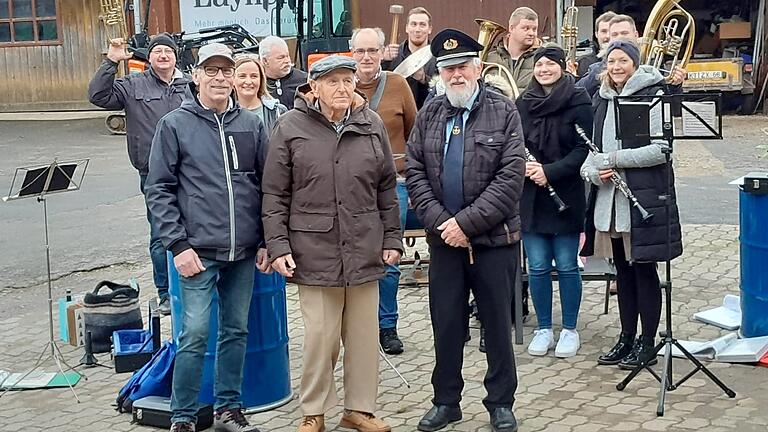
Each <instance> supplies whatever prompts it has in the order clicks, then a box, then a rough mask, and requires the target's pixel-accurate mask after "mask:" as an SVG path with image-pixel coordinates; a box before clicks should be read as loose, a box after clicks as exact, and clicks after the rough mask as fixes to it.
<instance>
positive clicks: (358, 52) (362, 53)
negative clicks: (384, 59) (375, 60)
mask: <svg viewBox="0 0 768 432" xmlns="http://www.w3.org/2000/svg"><path fill="white" fill-rule="evenodd" d="M379 52H381V51H380V50H379V49H378V48H357V49H355V50H353V51H352V54H354V55H356V56H359V57H365V55H366V54H368V55H369V56H371V57H373V56H375V55H376V54H378V53H379Z"/></svg>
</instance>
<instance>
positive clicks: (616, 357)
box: [597, 333, 635, 365]
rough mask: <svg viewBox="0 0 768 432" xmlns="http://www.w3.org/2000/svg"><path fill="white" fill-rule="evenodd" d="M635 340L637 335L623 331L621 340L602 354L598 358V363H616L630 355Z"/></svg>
mask: <svg viewBox="0 0 768 432" xmlns="http://www.w3.org/2000/svg"><path fill="white" fill-rule="evenodd" d="M634 342H635V335H631V334H627V333H622V334H621V336H619V341H618V342H616V345H614V346H613V348H611V350H610V351H608V352H607V353H605V354H603V355H601V356H600V357H598V359H597V364H600V365H616V364H619V362H620V361H621V360H622V359H624V357H626V356H628V355H629V353H631V352H632V347H633V345H634Z"/></svg>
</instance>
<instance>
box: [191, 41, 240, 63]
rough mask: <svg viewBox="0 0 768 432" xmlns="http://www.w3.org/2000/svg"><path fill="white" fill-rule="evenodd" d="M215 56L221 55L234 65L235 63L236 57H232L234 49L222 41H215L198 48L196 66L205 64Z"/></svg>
mask: <svg viewBox="0 0 768 432" xmlns="http://www.w3.org/2000/svg"><path fill="white" fill-rule="evenodd" d="M214 57H221V58H223V59H225V60H227V61H229V62H230V63H232V65H233V66H234V65H235V59H234V58H232V50H231V49H229V47H228V46H226V45H224V44H222V43H218V42H213V43H209V44H207V45H203V46H202V47H200V49H199V50H197V65H196V66H197V67H200V66H202V65H203V63H205V62H206V61H208V60H210V59H212V58H214Z"/></svg>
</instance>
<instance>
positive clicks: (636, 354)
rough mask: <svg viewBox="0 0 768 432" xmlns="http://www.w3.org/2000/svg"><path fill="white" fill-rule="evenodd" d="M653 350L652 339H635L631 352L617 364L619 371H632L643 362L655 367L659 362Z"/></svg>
mask: <svg viewBox="0 0 768 432" xmlns="http://www.w3.org/2000/svg"><path fill="white" fill-rule="evenodd" d="M653 348H654V344H653V339H650V340H643V338H642V337H639V338H637V340H636V341H635V346H634V347H632V352H631V353H629V355H628V356H626V357H624V359H622V360H621V362H619V369H624V370H632V369H634V368H636V367H637V365H639V364H640V362H641V361H645V363H646V364H647V365H649V366H652V365H655V364H656V363H658V362H659V359H657V358H656V356H655V355H654V353H653Z"/></svg>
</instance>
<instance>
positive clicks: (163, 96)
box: [88, 33, 191, 315]
mask: <svg viewBox="0 0 768 432" xmlns="http://www.w3.org/2000/svg"><path fill="white" fill-rule="evenodd" d="M177 51H178V47H177V46H176V42H174V40H173V37H172V36H171V35H169V34H168V33H160V34H158V35H156V36H154V37H153V38H152V39H151V40H150V42H149V64H150V67H149V69H148V70H146V71H145V72H143V73H140V74H132V75H128V76H126V77H123V78H118V79H115V74H116V73H117V67H118V64H119V63H120V61H127V60H128V59H130V58H131V57H133V54H132V53H129V52H127V51H126V43H125V41H124V40H123V39H113V40H111V41H110V44H109V51H108V52H107V58H106V59H104V61H103V62H102V63H101V67H99V70H98V71H96V75H95V76H94V77H93V79H92V80H91V83H90V85H89V86H88V99H89V100H90V101H91V103H92V104H94V105H96V106H98V107H101V108H106V109H109V110H125V120H126V132H127V134H126V136H127V138H128V156H129V157H130V159H131V164H132V165H133V167H134V168H136V170H137V171H138V172H139V187H140V189H141V192H142V193H144V192H145V188H144V186H145V183H146V181H147V173H148V172H149V149H150V147H151V145H152V137H153V136H154V134H155V126H156V125H157V122H158V121H159V120H160V119H161V118H162V117H163V116H164V115H166V114H168V113H169V112H171V111H173V110H174V109H176V108H178V107H179V105H181V102H182V101H183V100H184V99H187V98H189V97H191V93H190V92H189V83H190V77H189V76H188V75H185V74H183V73H182V72H181V71H180V70H178V69H177V68H176V54H177ZM145 200H146V196H145ZM147 219H148V221H149V225H150V230H149V233H150V234H149V255H150V258H151V259H152V274H153V279H154V282H155V287H156V288H157V295H158V297H160V303H159V310H160V312H161V313H162V314H163V315H170V314H171V304H170V301H169V299H168V270H167V263H166V258H165V248H163V245H162V243H161V242H160V239H159V238H158V236H157V230H156V229H155V228H154V224H153V223H152V216H151V213H150V212H149V209H147Z"/></svg>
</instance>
